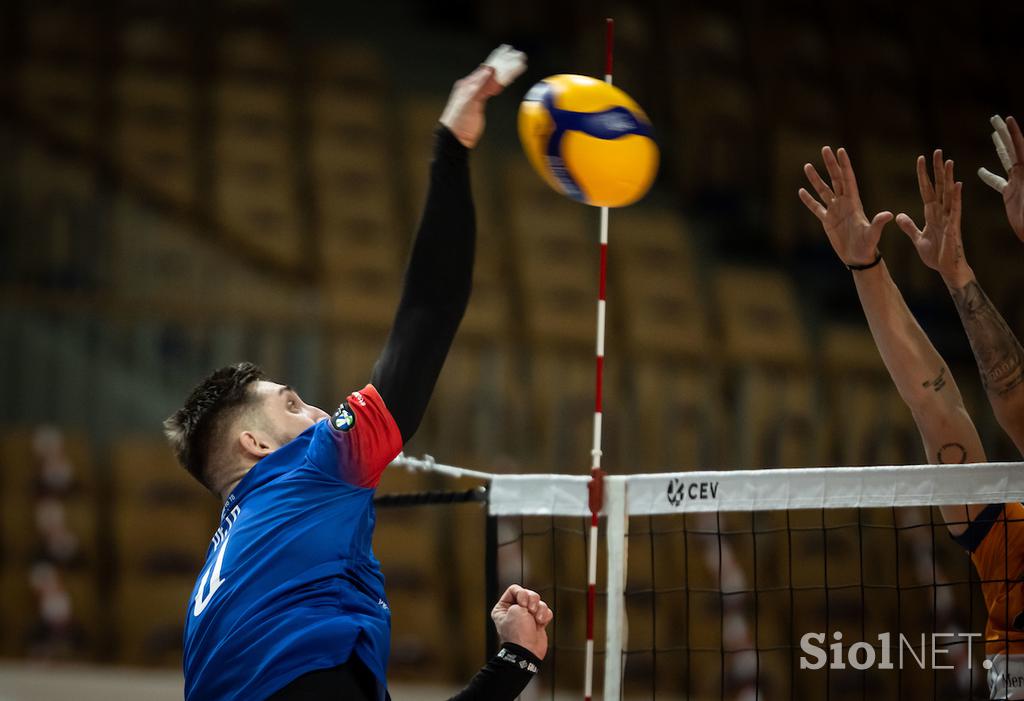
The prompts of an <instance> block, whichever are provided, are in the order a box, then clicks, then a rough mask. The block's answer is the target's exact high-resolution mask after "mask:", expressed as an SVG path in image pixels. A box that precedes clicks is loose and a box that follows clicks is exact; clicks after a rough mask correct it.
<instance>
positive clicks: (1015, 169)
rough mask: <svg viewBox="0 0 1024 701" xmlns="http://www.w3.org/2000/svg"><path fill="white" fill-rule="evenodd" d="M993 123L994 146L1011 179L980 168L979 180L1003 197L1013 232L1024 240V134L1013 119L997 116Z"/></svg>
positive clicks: (993, 118) (992, 120)
mask: <svg viewBox="0 0 1024 701" xmlns="http://www.w3.org/2000/svg"><path fill="white" fill-rule="evenodd" d="M991 122H992V126H993V128H995V131H994V132H992V143H994V144H995V145H996V153H997V154H998V155H999V161H1000V162H1001V163H1002V164H1003V169H1004V170H1005V171H1006V175H1007V178H1008V179H1007V178H1001V177H999V176H998V175H996V174H995V173H992V172H990V171H988V170H986V169H985V168H979V169H978V177H980V178H981V179H982V180H984V181H985V184H986V185H988V186H989V187H991V188H992V189H993V190H995V191H996V192H999V193H1001V194H1002V195H1003V204H1004V205H1005V206H1006V216H1007V218H1008V219H1009V220H1010V226H1011V227H1013V233H1015V234H1017V238H1019V239H1020V240H1021V241H1024V134H1022V133H1021V130H1020V125H1019V124H1017V120H1016V119H1014V118H1013V117H1007V118H1006V121H1005V122H1004V121H1003V118H1002V117H1000V116H999V115H998V114H997V115H996V116H994V117H992V119H991Z"/></svg>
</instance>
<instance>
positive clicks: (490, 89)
mask: <svg viewBox="0 0 1024 701" xmlns="http://www.w3.org/2000/svg"><path fill="white" fill-rule="evenodd" d="M525 70H526V54H524V53H523V52H522V51H516V50H515V49H513V48H512V47H511V46H509V45H508V44H502V45H501V46H499V47H498V48H496V49H495V50H494V51H492V52H491V55H490V56H488V57H487V60H486V61H484V62H483V63H482V64H480V66H479V67H478V68H477V69H476V70H475V71H473V72H472V73H470V74H469V75H467V76H466V77H465V78H462V79H460V80H457V81H455V86H454V87H453V88H452V92H451V94H450V95H449V96H448V104H447V105H445V108H444V112H442V113H441V120H440V121H441V124H443V125H445V126H446V127H448V129H450V130H451V132H452V133H453V134H454V135H455V138H457V139H458V140H459V141H460V142H461V143H462V145H463V146H465V147H466V148H473V147H474V146H476V144H477V142H478V141H479V140H480V137H481V136H482V135H483V133H484V122H485V118H484V105H485V104H487V100H488V99H490V98H491V97H493V96H495V95H497V94H498V93H500V92H501V91H502V90H504V88H505V86H506V85H508V84H509V83H511V82H512V81H513V80H515V79H516V78H518V77H519V75H520V74H522V72H523V71H525Z"/></svg>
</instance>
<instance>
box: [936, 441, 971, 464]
mask: <svg viewBox="0 0 1024 701" xmlns="http://www.w3.org/2000/svg"><path fill="white" fill-rule="evenodd" d="M936 458H937V460H938V462H939V464H940V465H963V464H964V463H965V462H967V450H965V449H964V447H963V446H962V445H960V444H959V443H946V444H945V445H944V446H942V447H941V448H939V453H938V455H937V456H936Z"/></svg>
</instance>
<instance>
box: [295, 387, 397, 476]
mask: <svg viewBox="0 0 1024 701" xmlns="http://www.w3.org/2000/svg"><path fill="white" fill-rule="evenodd" d="M401 451H402V436H401V434H400V433H399V431H398V426H397V425H396V424H395V420H394V418H392V416H391V413H390V412H389V411H388V409H387V407H386V406H385V405H384V400H383V399H381V396H380V394H378V393H377V390H376V389H375V388H374V386H373V385H367V386H366V387H364V388H363V389H362V390H360V391H358V392H353V393H352V394H350V395H348V397H347V398H346V399H345V401H344V402H342V403H341V404H340V405H339V406H338V408H337V409H336V410H335V411H334V413H333V414H332V415H331V417H330V418H329V419H327V420H326V421H325V422H323V423H322V424H320V425H319V426H317V428H316V431H315V433H314V435H313V441H312V443H311V444H310V447H309V453H308V457H309V461H310V462H311V463H312V464H313V465H314V466H315V467H317V468H318V469H319V470H321V471H322V472H324V473H326V474H329V475H331V476H335V477H338V478H340V479H342V480H343V481H345V482H347V483H348V484H351V485H353V486H355V487H371V488H372V487H376V486H377V483H378V482H380V476H381V473H383V472H384V468H386V467H387V466H388V463H390V462H391V461H392V460H394V459H395V457H396V456H397V455H398V454H399V453H400V452H401Z"/></svg>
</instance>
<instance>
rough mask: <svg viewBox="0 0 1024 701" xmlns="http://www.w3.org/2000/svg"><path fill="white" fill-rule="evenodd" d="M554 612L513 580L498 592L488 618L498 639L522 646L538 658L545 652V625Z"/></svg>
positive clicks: (538, 596) (546, 649)
mask: <svg viewBox="0 0 1024 701" xmlns="http://www.w3.org/2000/svg"><path fill="white" fill-rule="evenodd" d="M553 617H554V613H553V612H552V611H551V609H550V608H549V607H548V605H547V604H546V603H544V601H543V600H542V599H541V598H540V594H538V593H537V592H535V591H531V590H529V589H525V588H523V587H521V586H519V585H518V584H513V585H512V586H510V587H509V588H508V589H506V590H505V593H504V594H502V595H501V598H500V599H499V600H498V603H497V604H495V605H494V608H493V609H492V610H491V620H493V621H494V627H495V628H497V630H498V637H500V638H501V640H502V642H506V643H514V644H516V645H520V646H522V647H525V648H526V649H527V650H529V651H530V652H532V653H533V654H534V655H536V656H537V657H538V658H539V659H544V655H546V654H547V652H548V634H547V631H546V630H545V628H546V627H547V625H548V623H550V622H551V619H552V618H553Z"/></svg>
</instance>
